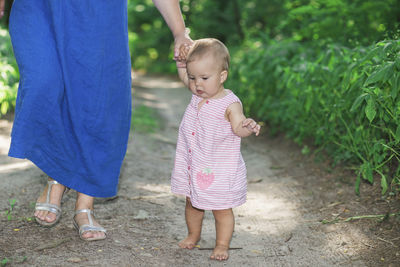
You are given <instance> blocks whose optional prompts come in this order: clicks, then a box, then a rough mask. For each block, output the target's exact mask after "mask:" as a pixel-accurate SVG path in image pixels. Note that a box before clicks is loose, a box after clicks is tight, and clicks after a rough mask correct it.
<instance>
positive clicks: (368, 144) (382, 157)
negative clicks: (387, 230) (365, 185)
mask: <svg viewBox="0 0 400 267" xmlns="http://www.w3.org/2000/svg"><path fill="white" fill-rule="evenodd" d="M399 55H400V41H399V40H391V41H390V40H389V41H382V42H378V43H377V44H376V45H374V46H370V47H358V48H353V49H350V48H347V47H345V46H342V45H338V44H330V45H328V46H321V45H319V44H316V43H300V42H297V41H280V42H276V41H268V40H267V41H266V42H264V43H261V42H253V43H252V45H251V46H247V47H246V49H243V50H242V51H240V52H238V53H236V54H235V57H234V62H233V67H232V71H231V77H230V83H229V87H232V88H238V90H237V93H238V95H239V96H241V97H242V98H243V103H244V107H246V112H247V113H248V114H254V115H255V116H257V117H258V118H260V119H262V120H266V121H268V122H269V123H270V124H271V125H273V126H274V127H277V128H279V129H281V130H283V131H285V132H286V133H287V134H288V135H289V136H290V137H291V138H293V139H294V140H295V141H297V142H298V143H300V144H301V143H302V142H303V141H304V140H305V139H307V140H308V139H312V140H314V142H315V145H317V146H318V147H320V149H325V150H326V151H328V152H329V154H330V155H331V156H332V157H333V158H334V160H335V162H346V163H348V164H353V165H354V166H355V168H356V169H357V172H358V174H359V177H361V178H363V179H365V180H366V181H368V182H371V183H372V182H373V181H374V179H380V181H381V186H382V193H385V192H386V190H387V189H388V182H392V183H398V181H399V176H400V167H399V162H400V101H399V100H400V59H399ZM303 150H304V149H303ZM359 183H360V179H358V180H357V184H356V190H357V192H358V186H359Z"/></svg>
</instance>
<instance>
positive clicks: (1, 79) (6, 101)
mask: <svg viewBox="0 0 400 267" xmlns="http://www.w3.org/2000/svg"><path fill="white" fill-rule="evenodd" d="M18 81H19V72H18V67H17V63H16V61H15V58H14V55H13V51H12V46H11V40H10V36H9V35H8V31H7V30H6V29H4V28H3V27H2V26H0V115H4V114H6V113H7V112H9V111H12V110H14V108H15V100H16V97H17V89H18Z"/></svg>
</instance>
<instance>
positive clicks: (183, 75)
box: [176, 45, 189, 87]
mask: <svg viewBox="0 0 400 267" xmlns="http://www.w3.org/2000/svg"><path fill="white" fill-rule="evenodd" d="M188 51H189V47H188V46H187V45H181V46H180V47H179V56H178V57H177V60H176V67H177V69H178V76H179V78H180V79H181V80H182V82H183V83H184V84H185V86H186V87H188V86H189V78H188V75H187V70H186V56H187V53H188Z"/></svg>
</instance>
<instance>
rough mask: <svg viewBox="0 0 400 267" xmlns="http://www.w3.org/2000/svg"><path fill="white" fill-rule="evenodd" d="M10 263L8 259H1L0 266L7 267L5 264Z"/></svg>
mask: <svg viewBox="0 0 400 267" xmlns="http://www.w3.org/2000/svg"><path fill="white" fill-rule="evenodd" d="M9 262H10V260H9V259H7V258H4V259H2V260H1V266H6V265H7V263H9Z"/></svg>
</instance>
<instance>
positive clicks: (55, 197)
mask: <svg viewBox="0 0 400 267" xmlns="http://www.w3.org/2000/svg"><path fill="white" fill-rule="evenodd" d="M48 180H49V181H53V179H51V178H48ZM48 187H49V185H48V184H47V185H46V187H45V188H44V190H43V192H42V194H41V195H40V196H39V198H38V199H37V202H38V203H45V202H46V199H47V190H48ZM64 191H65V186H63V185H62V184H53V185H52V187H51V191H50V204H54V205H57V206H59V207H60V206H61V199H62V196H63V194H64ZM34 216H35V217H37V218H38V219H39V220H41V221H45V222H48V223H52V222H54V221H55V220H56V217H57V216H56V214H55V213H53V212H50V211H47V210H35V213H34Z"/></svg>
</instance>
